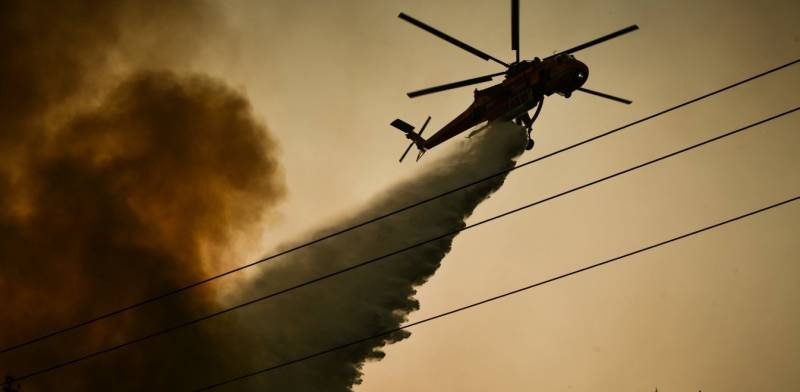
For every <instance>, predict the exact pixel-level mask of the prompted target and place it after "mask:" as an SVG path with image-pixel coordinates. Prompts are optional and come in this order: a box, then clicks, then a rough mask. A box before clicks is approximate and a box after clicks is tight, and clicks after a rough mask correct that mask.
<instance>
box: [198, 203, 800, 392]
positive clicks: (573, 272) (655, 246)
mask: <svg viewBox="0 0 800 392" xmlns="http://www.w3.org/2000/svg"><path fill="white" fill-rule="evenodd" d="M798 199H800V196H795V197H793V198H791V199H788V200H784V201H782V202H779V203H775V204H772V205H769V206H767V207H764V208H760V209H758V210H755V211H750V212H748V213H746V214H743V215H739V216H737V217H735V218H731V219H728V220H725V221H722V222H719V223H715V224H713V225H710V226H706V227H703V228H701V229H697V230H694V231H692V232H689V233H686V234H682V235H679V236H677V237H673V238H670V239H668V240H665V241H661V242H658V243H655V244H652V245H648V246H646V247H644V248H640V249H637V250H634V251H631V252H628V253H625V254H623V255H621V256H617V257H614V258H611V259H608V260H605V261H601V262H599V263H595V264H592V265H589V266H586V267H583V268H580V269H577V270H574V271H571V272H567V273H565V274H561V275H558V276H555V277H552V278H549V279H546V280H543V281H540V282H537V283H532V284H530V285H527V286H525V287H521V288H518V289H516V290H512V291H508V292H505V293H503V294H499V295H495V296H494V297H490V298H487V299H484V300H481V301H478V302H474V303H472V304H469V305H465V306H461V307H459V308H455V309H451V310H449V311H447V312H444V313H440V314H437V315H435V316H431V317H428V318H426V319H422V320H420V321H415V322H413V323H409V324H405V325H401V326H399V327H397V328H392V329H388V330H385V331H383V332H379V333H376V334H374V335H371V336H368V337H365V338H361V339H358V340H354V341H351V342H349V343H345V344H340V345H338V346H334V347H331V348H328V349H325V350H322V351H317V352H315V353H313V354H309V355H306V356H303V357H300V358H296V359H292V360H289V361H286V362H281V363H279V364H277V365H273V366H270V367H267V368H263V369H259V370H256V371H254V372H250V373H246V374H243V375H240V376H237V377H234V378H229V379H227V380H224V381H220V382H218V383H215V384H211V385H208V386H205V387H202V388H199V389H195V390H194V391H195V392H199V391H207V390H209V389H213V388H216V387H219V386H222V385H225V384H230V383H232V382H236V381H239V380H242V379H245V378H248V377H252V376H255V375H258V374H263V373H266V372H269V371H272V370H275V369H279V368H282V367H285V366H289V365H292V364H295V363H298V362H302V361H306V360H309V359H312V358H316V357H318V356H321V355H325V354H328V353H330V352H333V351H337V350H341V349H343V348H347V347H350V346H354V345H356V344H360V343H364V342H368V341H370V340H373V339H378V338H382V337H385V336H387V335H391V334H393V333H395V332H398V331H401V330H404V329H408V328H411V327H415V326H417V325H420V324H424V323H427V322H430V321H433V320H436V319H440V318H444V317H447V316H450V315H452V314H455V313H458V312H461V311H464V310H467V309H471V308H475V307H478V306H480V305H484V304H487V303H489V302H494V301H497V300H499V299H502V298H505V297H509V296H511V295H514V294H518V293H521V292H523V291H527V290H530V289H533V288H535V287H539V286H543V285H545V284H548V283H552V282H555V281H557V280H560V279H563V278H566V277H569V276H572V275H577V274H579V273H581V272H586V271H588V270H591V269H595V268H598V267H602V266H604V265H606V264H611V263H613V262H615V261H619V260H622V259H624V258H626V257H629V256H633V255H636V254H639V253H643V252H646V251H648V250H651V249H654V248H658V247H660V246H663V245H666V244H669V243H671V242H675V241H678V240H681V239H684V238H687V237H691V236H693V235H697V234H700V233H702V232H704V231H708V230H711V229H714V228H717V227H720V226H722V225H726V224H728V223H731V222H735V221H738V220H740V219H744V218H747V217H749V216H753V215H756V214H759V213H762V212H764V211H767V210H770V209H772V208H775V207H779V206H782V205H786V204H789V203H791V202H794V201H797V200H798Z"/></svg>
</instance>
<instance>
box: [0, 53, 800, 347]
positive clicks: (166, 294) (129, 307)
mask: <svg viewBox="0 0 800 392" xmlns="http://www.w3.org/2000/svg"><path fill="white" fill-rule="evenodd" d="M798 62H800V58H798V59H796V60H793V61H791V62H788V63H786V64H783V65H781V66H778V67H775V68H772V69H769V70H767V71H764V72H761V73H759V74H757V75H753V76H751V77H749V78H747V79H743V80H741V81H738V82H736V83H733V84H730V85H727V86H725V87H722V88H720V89H717V90H715V91H712V92H710V93H707V94H704V95H701V96H699V97H696V98H693V99H690V100H688V101H686V102H683V103H680V104H678V105H675V106H672V107H670V108H667V109H664V110H662V111H660V112H657V113H654V114H651V115H649V116H647V117H644V118H641V119H639V120H636V121H634V122H631V123H628V124H625V125H623V126H620V127H618V128H615V129H612V130H610V131H607V132H605V133H602V134H599V135H597V136H594V137H591V138H589V139H586V140H583V141H581V142H578V143H575V144H572V145H570V146H567V147H564V148H561V149H559V150H556V151H553V152H551V153H548V154H545V155H543V156H541V157H539V158H534V159H532V160H529V161H527V162H524V163H522V164H519V165H517V166H515V167H512V168H509V169H505V170H502V171H499V172H497V173H495V174H492V175H490V176H487V177H483V178H480V179H478V180H475V181H472V182H470V183H468V184H464V185H462V186H459V187H457V188H453V189H450V190H448V191H445V192H442V193H439V194H437V195H434V196H431V197H428V198H426V199H422V200H420V201H417V202H415V203H412V204H409V205H407V206H405V207H402V208H399V209H396V210H393V211H391V212H388V213H385V214H383V215H379V216H376V217H374V218H371V219H368V220H365V221H363V222H361V223H358V224H355V225H353V226H349V227H347V228H345V229H341V230H339V231H335V232H333V233H330V234H327V235H324V236H322V237H319V238H317V239H314V240H311V241H309V242H305V243H303V244H300V245H297V246H294V247H292V248H289V249H285V250H282V251H280V252H278V253H275V254H273V255H271V256H267V257H264V258H261V259H259V260H256V261H254V262H251V263H249V264H245V265H242V266H240V267H237V268H234V269H232V270H229V271H226V272H222V273H219V274H217V275H212V276H210V277H208V278H205V279H203V280H200V281H197V282H194V283H191V284H188V285H186V286H183V287H179V288H175V289H172V290H170V291H167V292H164V293H162V294H159V295H156V296H153V297H150V298H147V299H144V300H141V301H139V302H136V303H133V304H131V305H127V306H125V307H122V308H119V309H117V310H114V311H111V312H108V313H104V314H101V315H98V316H95V317H93V318H90V319H87V320H85V321H82V322H79V323H76V324H73V325H70V326H68V327H64V328H61V329H58V330H55V331H52V332H49V333H46V334H43V335H40V336H38V337H36V338H33V339H30V340H27V341H24V342H21V343H17V344H13V345H10V346H7V347H5V348H2V349H0V354H4V353H7V352H10V351H13V350H16V349H19V348H22V347H25V346H28V345H31V344H33V343H36V342H40V341H42V340H45V339H48V338H51V337H53V336H56V335H60V334H63V333H65V332H68V331H72V330H74V329H77V328H80V327H84V326H86V325H89V324H92V323H95V322H98V321H100V320H104V319H107V318H109V317H112V316H116V315H118V314H121V313H124V312H127V311H129V310H132V309H135V308H139V307H141V306H144V305H147V304H150V303H153V302H156V301H159V300H162V299H164V298H167V297H170V296H172V295H175V294H178V293H181V292H184V291H187V290H190V289H193V288H195V287H198V286H201V285H204V284H206V283H209V282H211V281H213V280H216V279H219V278H222V277H225V276H228V275H231V274H233V273H236V272H239V271H242V270H244V269H247V268H250V267H253V266H255V265H258V264H261V263H263V262H266V261H269V260H272V259H275V258H278V257H281V256H284V255H287V254H289V253H292V252H294V251H297V250H300V249H303V248H306V247H308V246H311V245H314V244H316V243H319V242H322V241H325V240H327V239H330V238H332V237H336V236H338V235H341V234H344V233H347V232H350V231H353V230H355V229H358V228H360V227H363V226H366V225H369V224H372V223H375V222H377V221H380V220H383V219H385V218H388V217H390V216H393V215H396V214H399V213H401V212H404V211H407V210H410V209H412V208H416V207H418V206H420V205H423V204H426V203H429V202H431V201H434V200H436V199H439V198H442V197H444V196H447V195H449V194H452V193H455V192H458V191H461V190H464V189H466V188H469V187H472V186H474V185H477V184H480V183H482V182H485V181H488V180H491V179H493V178H496V177H498V176H501V175H504V174H506V173H509V172H512V171H514V170H517V169H521V168H523V167H526V166H529V165H531V164H533V163H536V162H539V161H541V160H544V159H547V158H550V157H552V156H555V155H558V154H560V153H562V152H565V151H568V150H571V149H573V148H576V147H579V146H582V145H584V144H587V143H589V142H592V141H595V140H598V139H601V138H604V137H606V136H609V135H611V134H614V133H617V132H619V131H622V130H624V129H626V128H629V127H632V126H634V125H637V124H640V123H642V122H645V121H648V120H651V119H653V118H656V117H659V116H662V115H664V114H667V113H669V112H672V111H674V110H677V109H680V108H682V107H684V106H687V105H690V104H693V103H695V102H698V101H701V100H703V99H706V98H709V97H711V96H713V95H716V94H719V93H722V92H724V91H727V90H730V89H732V88H734V87H737V86H739V85H742V84H745V83H748V82H751V81H753V80H756V79H759V78H761V77H764V76H766V75H769V74H771V73H773V72H776V71H779V70H782V69H784V68H787V67H789V66H791V65H794V64H796V63H798Z"/></svg>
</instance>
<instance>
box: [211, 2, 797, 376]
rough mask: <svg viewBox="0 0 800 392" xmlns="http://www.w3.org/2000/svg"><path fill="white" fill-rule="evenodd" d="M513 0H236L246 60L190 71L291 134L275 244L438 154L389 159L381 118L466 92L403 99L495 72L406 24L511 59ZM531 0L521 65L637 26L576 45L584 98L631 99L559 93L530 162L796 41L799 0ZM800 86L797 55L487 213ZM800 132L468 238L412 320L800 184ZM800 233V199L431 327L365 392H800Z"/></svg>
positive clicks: (580, 155) (650, 171) (740, 115)
mask: <svg viewBox="0 0 800 392" xmlns="http://www.w3.org/2000/svg"><path fill="white" fill-rule="evenodd" d="M508 3H509V2H508V1H478V0H476V1H468V0H462V1H436V2H428V1H380V2H374V1H343V2H322V1H319V2H311V3H308V2H296V1H270V2H261V1H236V2H229V3H228V7H229V11H230V19H229V20H230V22H231V29H232V33H233V36H234V37H235V39H232V40H231V41H232V47H231V52H232V53H234V54H233V55H231V56H230V57H227V58H213V59H210V60H209V61H208V62H207V63H205V64H198V65H197V66H198V67H201V68H203V67H207V70H208V71H209V72H212V73H215V74H220V75H223V76H224V77H226V78H228V79H229V80H230V81H231V82H232V83H234V84H235V85H238V86H240V87H241V88H243V89H244V90H245V91H246V93H247V94H248V95H249V96H250V98H251V99H252V100H253V102H254V106H255V110H256V112H257V114H258V115H259V116H262V118H263V119H264V121H265V122H266V123H267V125H268V126H269V128H270V129H271V130H272V131H274V133H275V134H276V135H277V136H278V138H279V140H280V144H281V149H282V156H283V162H284V165H285V169H286V176H287V182H288V188H289V197H288V201H287V202H286V203H285V204H284V208H283V209H282V213H281V223H280V225H279V227H278V229H277V230H278V233H283V235H282V236H281V235H279V236H277V237H276V236H275V231H273V232H272V233H270V234H269V235H267V236H266V237H267V238H268V240H265V244H263V248H262V249H261V250H259V251H265V250H266V249H269V247H270V246H272V245H273V244H275V243H276V242H277V241H274V240H275V239H277V238H291V235H292V234H293V233H296V232H298V231H303V230H304V229H306V228H308V227H309V226H310V225H311V224H312V222H318V221H320V220H321V219H322V220H323V221H324V220H325V219H328V218H329V217H332V216H337V215H340V214H341V213H342V212H343V211H345V210H346V209H347V208H348V206H354V205H359V204H361V203H362V202H363V201H364V200H365V199H366V198H368V197H370V196H372V195H375V194H377V193H380V192H381V190H382V189H383V188H384V187H385V186H386V184H388V183H392V182H394V181H395V180H396V179H397V178H398V177H403V176H410V175H422V174H421V173H424V166H425V164H424V159H423V162H421V164H416V165H415V164H414V163H413V162H408V161H407V162H405V163H404V164H402V165H399V164H398V163H397V157H398V156H399V154H400V153H401V152H402V149H403V148H404V147H405V143H404V142H405V139H403V138H402V135H400V134H399V132H397V131H396V130H393V129H392V128H390V127H389V126H388V122H389V121H391V120H392V119H394V118H395V117H402V118H404V119H405V120H407V121H409V122H412V123H419V122H421V121H422V120H423V119H424V117H425V116H426V115H428V114H431V115H432V116H433V121H432V123H431V125H432V126H433V127H434V128H436V127H440V126H442V125H443V124H444V123H446V122H447V121H449V119H450V118H452V117H453V116H454V115H457V114H458V113H460V111H461V110H463V109H464V108H465V107H466V106H467V105H468V104H469V102H470V101H471V88H464V89H461V90H455V91H451V92H448V93H442V94H438V95H433V96H428V97H424V98H418V99H415V100H409V99H408V98H406V97H405V95H404V93H405V92H406V91H410V90H414V89H418V88H422V87H427V86H429V85H433V84H439V83H444V82H449V81H453V80H459V79H464V78H468V77H472V76H477V75H481V74H486V73H491V72H496V71H498V70H499V69H498V66H497V65H496V64H493V63H489V62H484V61H482V60H480V59H478V58H474V57H473V56H471V55H470V54H468V53H466V52H463V51H461V50H459V49H457V48H455V47H451V46H450V45H448V44H447V43H445V42H443V41H440V40H437V39H435V38H434V37H433V36H431V35H429V34H427V33H425V32H423V31H421V30H419V29H416V28H414V27H413V26H411V25H409V24H407V23H404V22H402V21H401V20H399V19H397V18H396V15H397V14H398V13H399V12H400V11H404V12H407V13H409V14H410V15H412V16H415V17H417V18H419V19H421V20H423V21H426V22H428V23H430V24H432V25H434V26H436V27H438V28H440V29H442V30H443V31H445V32H448V33H451V34H452V35H454V36H456V37H458V38H460V39H462V40H464V41H466V42H468V43H471V44H473V45H475V46H476V47H478V48H479V49H481V50H484V51H486V52H489V53H491V54H493V55H494V56H497V57H500V58H501V59H511V58H512V52H511V50H510V42H509V5H508ZM521 3H522V5H521V47H522V54H523V57H525V58H531V57H533V56H535V55H538V56H546V55H548V54H550V53H552V52H553V51H556V50H559V49H565V48H568V47H571V46H573V45H576V44H579V43H582V42H584V41H587V40H589V39H592V38H595V37H597V36H600V35H603V34H606V33H608V32H611V31H614V30H617V29H619V28H622V27H625V26H627V25H630V24H633V23H636V24H638V25H639V26H640V28H641V29H640V30H639V31H637V32H635V33H633V34H629V35H627V36H625V37H623V38H620V39H617V40H614V41H611V42H607V43H605V44H602V45H600V46H596V47H593V48H591V49H588V50H585V51H583V52H580V53H578V54H576V57H577V58H578V59H580V60H582V61H584V62H585V63H586V64H587V65H589V67H590V72H591V74H590V78H589V81H588V82H587V84H586V86H587V87H589V88H592V89H596V90H600V91H605V92H608V93H611V94H615V95H619V96H623V97H626V98H630V99H632V100H633V101H634V104H633V105H630V106H625V105H620V104H617V103H614V102H611V101H607V100H602V99H598V98H596V97H592V96H588V95H582V94H575V95H574V96H573V97H572V98H571V99H564V98H562V97H557V96H553V97H551V98H550V99H548V100H547V101H546V102H545V105H544V109H543V112H542V114H541V116H540V119H539V121H538V122H537V124H536V126H535V135H536V137H535V139H536V148H535V149H534V150H533V151H532V152H529V153H527V154H526V155H525V156H523V161H524V160H528V159H532V158H535V157H537V156H540V155H543V154H545V153H547V152H550V151H553V150H555V149H557V148H559V147H563V146H566V145H568V144H571V143H574V142H577V141H580V140H583V139H585V138H587V137H590V136H593V135H595V134H598V133H601V132H602V131H605V130H609V129H611V128H614V127H615V126H618V125H622V124H624V123H627V122H629V121H632V120H634V119H638V118H640V117H643V116H645V115H647V114H650V113H652V112H655V111H658V110H660V109H662V108H666V107H668V106H671V105H674V104H677V103H679V102H681V101H683V100H686V99H689V98H693V97H695V96H698V95H701V94H703V93H705V92H708V91H711V90H713V89H715V88H718V87H722V86H724V85H726V84H729V83H731V82H734V81H737V80H739V79H743V78H745V77H747V76H750V75H752V74H755V73H758V72H760V71H763V70H766V69H768V68H771V67H774V66H777V65H780V64H783V63H786V62H788V61H791V60H793V59H795V58H796V57H797V56H798V55H799V54H800V25H798V24H797V15H800V5H798V4H797V3H796V2H791V1H773V2H767V3H763V2H752V1H751V2H748V1H735V2H730V1H670V2H654V1H653V2H635V1H610V2H590V1H559V2H539V1H527V0H523V1H522V2H521ZM210 57H214V56H210ZM488 85H489V84H487V86H488ZM799 87H800V67H798V66H794V67H792V68H789V69H787V70H785V71H781V72H780V73H779V74H774V75H771V76H768V77H766V78H763V79H761V80H759V81H757V82H754V83H751V84H748V85H746V86H743V87H741V88H738V89H736V90H735V91H731V92H728V93H725V94H723V95H721V96H717V97H714V98H713V99H710V100H707V101H703V102H702V103H700V104H697V105H694V106H692V107H690V108H687V109H684V110H681V111H679V112H676V113H673V114H670V115H668V116H665V117H663V118H659V119H657V120H654V121H650V122H648V123H646V124H643V125H639V126H637V127H634V128H631V129H629V130H627V131H624V132H623V133H621V134H618V135H615V136H612V137H609V138H607V139H604V140H602V141H600V142H596V143H593V144H591V145H589V146H586V147H581V148H580V149H577V150H573V151H570V152H568V153H565V154H562V155H559V156H557V157H555V158H551V159H548V160H546V161H543V162H541V163H539V164H536V165H533V166H532V167H529V168H525V169H522V170H520V171H518V172H515V173H513V174H512V175H511V176H510V177H509V180H508V181H507V183H506V185H505V186H504V187H503V188H502V189H501V190H500V191H499V192H498V193H497V194H496V195H495V196H494V197H493V198H492V199H491V200H489V201H488V202H486V203H485V204H484V205H482V206H481V207H480V208H479V209H478V212H477V213H476V215H475V216H474V217H473V218H472V220H473V221H474V220H479V219H482V218H485V217H488V216H490V215H493V214H495V213H497V212H500V211H504V210H507V209H511V208H512V207H515V206H518V205H521V204H523V203H526V202H530V201H534V200H538V199H540V198H543V197H546V196H549V195H551V194H554V193H558V192H560V191H562V190H564V189H567V188H569V187H572V186H575V185H580V184H582V183H585V182H588V181H590V180H592V179H595V178H598V177H601V176H603V175H605V174H608V173H611V172H614V171H617V170H620V169H623V168H626V167H628V166H632V165H634V164H636V163H638V162H640V161H644V160H647V159H650V158H653V157H656V156H659V155H662V154H665V153H668V152H671V151H673V150H676V149H679V148H680V147H682V146H686V145H689V144H692V143H695V142H698V141H700V140H703V139H705V138H708V137H711V136H714V135H717V134H719V133H722V132H723V131H726V130H730V129H733V128H737V127H740V126H743V125H746V124H749V123H751V122H755V121H757V120H760V119H762V118H764V117H768V116H770V115H773V114H776V113H779V112H782V111H784V110H787V109H791V108H793V107H795V106H797V105H798V104H800V98H799V97H798V94H797V89H798V88H799ZM798 125H800V117H798V115H797V114H795V115H791V116H787V117H784V118H782V119H780V120H777V121H774V122H771V123H769V124H767V125H764V126H760V127H757V128H755V129H752V130H750V131H747V132H746V133H744V134H741V135H738V136H735V137H732V138H730V139H727V140H724V141H722V142H719V143H716V144H713V145H710V146H707V147H704V148H702V149H699V150H696V151H693V152H690V153H688V154H684V155H682V156H680V157H678V158H675V159H672V160H669V161H666V162H663V163H660V164H658V165H656V166H654V167H649V168H646V169H644V170H641V171H639V172H636V173H633V174H630V175H627V176H624V177H622V178H618V179H615V180H613V181H610V182H608V183H604V184H601V185H598V186H595V187H593V188H591V189H589V190H585V191H581V192H579V193H577V194H573V195H570V196H567V197H564V198H562V199H558V200H556V201H553V202H550V203H546V204H544V205H541V206H538V207H535V208H534V209H531V210H529V211H526V212H523V213H520V214H517V215H514V216H512V217H509V218H508V219H504V220H502V221H500V222H497V223H492V224H490V225H487V226H485V227H481V228H478V229H476V230H473V231H469V232H466V233H464V234H462V235H461V236H460V237H459V238H457V239H456V241H455V244H454V250H453V252H452V253H451V254H450V255H449V256H447V258H446V259H445V260H444V265H443V267H442V268H441V269H440V270H439V271H438V272H437V274H436V275H435V276H434V277H433V278H432V279H431V280H430V281H429V282H428V283H427V284H425V285H424V286H422V287H421V288H420V289H419V295H418V298H419V299H420V301H421V304H422V308H421V310H420V311H418V312H416V313H414V314H412V315H411V319H412V321H413V320H417V319H420V318H424V317H426V316H430V315H433V314H436V313H439V312H441V311H444V310H447V309H449V308H452V307H456V306H459V305H462V304H466V303H468V302H471V301H474V300H477V299H481V298H483V297H486V296H490V295H493V294H496V293H500V292H503V291H507V290H510V289H514V288H517V287H519V286H522V285H525V284H526V283H529V282H534V281H538V280H542V279H544V278H547V277H550V276H553V275H557V274H559V273H563V272H566V271H569V270H572V269H574V268H576V267H579V266H583V265H588V264H591V263H593V262H596V261H599V260H602V259H604V258H609V257H612V256H615V255H618V254H622V253H625V252H627V251H629V250H632V249H635V248H638V247H641V246H644V245H647V244H650V243H653V242H657V241H659V240H661V239H665V238H667V237H670V236H674V235H677V234H680V233H683V232H686V231H690V230H692V229H695V228H698V227H702V226H704V225H707V224H711V223H713V222H715V221H719V220H723V219H725V218H727V217H732V216H735V215H738V214H741V213H744V212H746V211H748V210H752V209H756V208H758V207H761V206H764V205H767V204H770V203H774V202H777V201H779V200H782V199H786V198H789V197H792V196H795V195H798V194H800V176H798V175H797V173H798V169H800V154H798V152H799V151H798V146H799V145H800V130H798ZM429 154H431V155H434V154H437V151H436V150H433V151H431V152H430V153H429ZM799 230H800V205H798V204H797V203H795V204H792V205H789V206H786V207H782V208H780V209H776V210H774V211H771V212H768V213H765V214H762V215H759V216H756V217H753V218H749V219H747V220H745V221H741V222H739V223H735V224H732V225H729V226H726V227H724V228H721V229H718V230H715V231H713V232H709V233H706V234H703V235H700V236H697V237H694V238H691V239H688V240H684V241H681V242H678V243H674V244H672V245H669V246H666V247H663V248H659V249H657V250H654V251H651V252H648V253H647V254H643V255H639V256H636V257H632V258H630V259H628V260H626V261H625V262H622V263H619V264H616V265H612V266H609V267H606V268H603V269H601V270H596V271H592V272H588V273H585V274H582V275H580V276H577V277H573V278H569V279H567V280H564V281H560V282H558V283H555V284H552V285H548V286H546V287H542V288H540V289H536V290H534V291H532V292H529V293H525V294H522V295H517V296H515V297H513V298H509V299H507V300H504V301H502V302H500V303H495V304H491V305H487V306H484V307H482V308H480V309H475V310H471V311H469V312H466V313H463V314H459V315H456V316H453V317H450V318H448V319H445V320H440V321H437V322H434V323H430V324H428V325H424V326H421V327H418V328H415V329H414V330H413V331H412V332H413V335H412V337H411V339H409V340H406V341H403V342H401V343H399V344H396V345H393V346H391V347H389V348H388V349H387V350H386V351H387V354H388V355H387V357H386V358H385V359H384V360H382V361H381V362H378V363H372V364H369V365H367V367H366V369H365V370H366V374H365V382H364V384H363V385H361V386H359V387H358V388H357V389H356V390H357V391H358V392H374V391H382V392H392V391H398V392H399V391H407V390H417V391H440V390H458V391H486V390H503V391H531V390H546V391H589V390H592V391H595V390H619V391H649V390H652V389H653V388H654V387H656V386H658V387H659V390H660V391H692V390H698V389H703V390H704V391H723V390H724V391H752V390H793V389H797V388H800V334H798V332H797V331H800V317H798V312H797V309H798V308H800V286H799V285H798V278H797V277H798V273H800V257H799V256H798V255H800V242H799V241H798V240H797V238H798V232H799Z"/></svg>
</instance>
